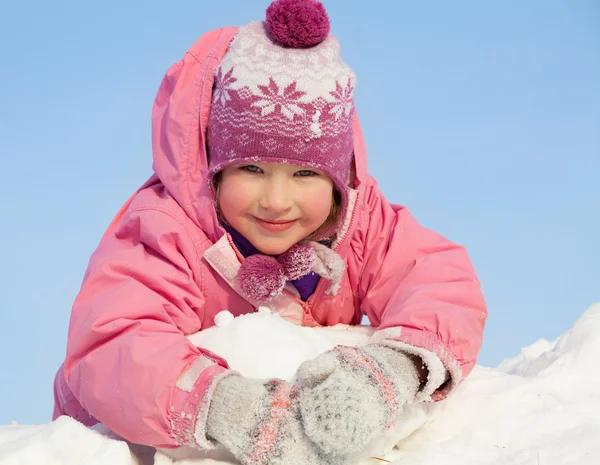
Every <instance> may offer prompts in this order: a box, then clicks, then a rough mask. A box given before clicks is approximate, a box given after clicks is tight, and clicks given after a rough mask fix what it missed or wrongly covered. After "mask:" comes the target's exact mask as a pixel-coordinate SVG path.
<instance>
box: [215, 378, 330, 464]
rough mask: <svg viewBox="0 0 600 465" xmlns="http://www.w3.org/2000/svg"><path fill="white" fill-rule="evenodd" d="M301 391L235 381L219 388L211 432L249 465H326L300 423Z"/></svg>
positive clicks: (276, 384)
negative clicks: (299, 403) (299, 401)
mask: <svg viewBox="0 0 600 465" xmlns="http://www.w3.org/2000/svg"><path fill="white" fill-rule="evenodd" d="M295 399H296V393H295V389H294V387H293V385H292V384H290V383H287V382H286V381H282V380H271V381H268V382H265V381H259V380H254V379H248V378H244V377H242V376H238V375H232V376H228V377H226V378H224V379H223V380H221V381H220V382H219V384H218V385H217V387H216V388H215V392H214V394H213V399H212V402H211V404H210V409H209V413H208V419H207V423H206V429H207V433H208V436H209V437H211V438H212V439H214V440H216V441H217V442H219V443H221V444H223V445H224V446H225V447H227V449H228V450H229V451H230V452H231V453H232V454H233V455H234V456H235V457H236V458H237V459H238V460H239V461H240V462H241V463H242V464H244V465H284V464H285V465H326V464H328V463H332V462H329V461H328V460H327V459H326V458H324V457H323V456H322V454H321V451H320V450H319V448H318V447H316V446H315V445H314V444H313V443H312V441H310V440H309V439H308V437H307V436H306V434H304V430H303V428H302V425H301V424H300V420H299V416H300V415H299V412H298V406H297V402H296V401H295Z"/></svg>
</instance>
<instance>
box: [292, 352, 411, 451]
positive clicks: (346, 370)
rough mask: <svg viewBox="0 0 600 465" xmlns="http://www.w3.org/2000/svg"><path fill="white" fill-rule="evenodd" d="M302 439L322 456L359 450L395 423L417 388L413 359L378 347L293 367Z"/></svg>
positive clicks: (333, 354)
mask: <svg viewBox="0 0 600 465" xmlns="http://www.w3.org/2000/svg"><path fill="white" fill-rule="evenodd" d="M297 378H298V386H299V388H298V389H299V394H298V402H299V405H300V412H301V415H302V424H303V426H304V431H305V432H306V434H307V436H308V437H309V438H310V439H311V440H312V441H314V442H315V443H316V444H318V445H319V447H320V448H321V449H322V450H323V452H324V453H326V454H333V455H335V456H340V455H348V454H350V453H352V452H357V451H360V450H362V449H364V448H365V447H366V446H367V445H368V444H369V442H370V441H371V440H372V439H374V438H376V437H378V436H380V435H381V434H382V433H383V432H384V431H385V430H386V429H387V428H388V427H391V426H393V425H394V423H395V422H396V419H397V418H398V416H399V414H400V413H401V411H402V409H403V406H404V404H405V403H406V402H409V401H412V400H413V399H414V397H415V394H416V393H417V391H418V389H419V376H418V373H417V368H416V366H415V363H414V361H413V359H412V358H411V357H410V356H409V355H407V354H405V353H403V352H400V351H397V350H394V349H391V348H389V347H384V346H381V345H374V344H373V345H368V346H365V347H362V348H356V347H344V346H339V347H336V348H335V349H333V350H331V351H329V352H326V353H324V354H322V355H320V356H319V357H317V358H315V359H314V360H310V361H308V362H305V363H303V364H302V365H301V366H300V368H299V369H298V374H297Z"/></svg>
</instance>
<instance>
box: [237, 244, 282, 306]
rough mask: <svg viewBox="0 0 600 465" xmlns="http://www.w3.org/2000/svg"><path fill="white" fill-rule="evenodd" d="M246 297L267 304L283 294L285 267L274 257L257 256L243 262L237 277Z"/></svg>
mask: <svg viewBox="0 0 600 465" xmlns="http://www.w3.org/2000/svg"><path fill="white" fill-rule="evenodd" d="M237 279H238V283H239V286H240V289H241V291H242V292H243V293H244V295H245V297H246V298H248V299H251V300H255V301H257V302H261V303H267V302H270V301H271V300H273V299H274V298H275V297H277V296H278V295H279V294H281V291H282V290H283V286H284V285H285V281H286V279H285V275H284V273H283V267H282V266H281V265H280V264H279V263H278V262H277V260H275V259H274V258H273V257H268V256H266V255H261V254H256V255H252V256H250V257H248V258H246V260H244V261H243V262H242V265H241V267H240V271H239V272H238V275H237Z"/></svg>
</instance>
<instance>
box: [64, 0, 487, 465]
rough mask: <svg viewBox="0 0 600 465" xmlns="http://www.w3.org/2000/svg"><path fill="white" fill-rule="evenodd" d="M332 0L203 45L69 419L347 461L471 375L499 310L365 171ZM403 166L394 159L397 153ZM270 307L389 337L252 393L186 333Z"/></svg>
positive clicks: (156, 131) (273, 454)
mask: <svg viewBox="0 0 600 465" xmlns="http://www.w3.org/2000/svg"><path fill="white" fill-rule="evenodd" d="M328 31H329V19H328V17H327V15H326V12H325V10H324V8H323V6H322V5H321V4H320V3H318V2H317V1H316V0H277V1H275V2H274V3H272V4H271V6H270V7H269V8H268V10H267V20H266V22H265V23H264V24H263V23H251V24H248V25H246V26H243V27H241V28H239V29H238V28H233V27H231V28H223V29H219V30H216V31H212V32H209V33H207V34H205V35H204V36H202V37H201V38H200V39H199V40H198V41H197V42H196V43H195V44H194V45H193V46H192V48H191V49H190V50H189V52H188V53H187V54H186V55H185V56H184V58H183V60H182V61H180V62H179V63H176V64H175V65H173V66H172V67H171V69H169V71H168V72H167V74H166V76H165V78H164V80H163V82H162V84H161V87H160V89H159V91H158V95H157V97H156V101H155V104H154V108H153V114H152V117H153V128H152V129H153V152H154V165H153V169H154V172H155V175H154V176H153V177H152V178H151V179H150V180H149V181H148V182H147V183H146V184H145V185H144V186H143V187H142V188H141V189H140V190H139V191H137V192H136V193H135V194H134V195H133V196H132V197H131V199H130V200H129V201H128V202H127V203H126V204H125V206H124V207H123V208H122V209H121V211H120V212H119V213H118V214H117V216H116V217H115V219H114V220H113V221H112V223H111V225H110V226H109V228H108V230H107V231H106V233H105V235H104V237H103V238H102V240H101V242H100V244H99V246H98V248H97V250H96V251H95V252H94V254H93V255H92V257H91V260H90V263H89V267H88V270H87V272H86V275H85V278H84V282H83V285H82V288H81V291H80V293H79V295H78V296H77V299H76V300H75V303H74V305H73V313H72V317H71V323H70V327H69V339H68V345H67V356H66V360H65V363H64V366H63V367H61V369H60V370H59V372H58V374H57V377H56V381H55V401H56V404H55V411H54V418H56V417H57V416H59V415H69V416H71V417H73V418H76V419H78V420H79V421H81V422H83V423H84V424H86V425H93V424H95V423H97V422H102V423H104V424H105V425H106V426H108V427H109V428H111V429H112V430H113V431H115V432H116V433H118V434H119V435H121V436H123V437H124V438H126V439H128V440H130V441H132V442H135V443H140V444H146V445H152V446H158V447H176V446H182V445H188V446H192V447H197V448H201V449H202V448H204V449H209V448H212V447H214V446H215V444H216V443H222V444H224V445H225V446H226V447H227V448H229V450H230V451H231V452H232V453H234V455H235V456H236V457H237V458H238V459H239V460H240V461H241V462H242V463H244V464H259V463H260V464H263V463H269V464H271V465H274V464H288V465H289V464H301V463H302V464H332V463H340V464H341V463H344V461H345V460H346V457H347V454H349V453H351V452H353V451H355V450H358V449H360V448H361V447H364V446H365V444H367V443H368V442H369V440H371V439H372V438H374V437H376V436H378V435H380V434H381V433H382V432H384V431H385V430H386V429H388V428H390V427H391V426H393V424H394V422H395V419H396V418H397V417H398V415H399V413H400V412H401V411H402V408H403V405H404V404H406V403H408V402H415V401H429V400H440V399H443V398H444V397H445V396H447V395H448V393H449V392H451V391H452V390H453V389H454V388H455V386H456V385H457V384H458V383H459V382H460V381H461V380H462V379H464V377H465V376H466V375H468V373H469V372H470V371H471V369H472V368H473V366H474V364H475V360H476V357H477V354H478V352H479V348H480V346H481V342H482V333H483V327H484V323H485V320H486V314H487V312H486V307H485V303H484V300H483V297H482V294H481V291H480V286H479V282H478V280H477V278H476V276H475V273H474V271H473V269H472V266H471V264H470V262H469V259H468V257H467V254H466V253H465V251H464V249H463V248H462V247H459V246H457V245H454V244H452V243H450V242H449V241H448V240H446V239H444V238H442V237H440V236H439V235H437V234H435V233H433V232H431V231H429V230H427V229H425V228H423V227H421V226H419V225H418V224H417V223H416V222H415V220H414V218H413V217H412V216H411V215H410V213H409V212H408V211H407V210H406V209H405V208H403V207H400V206H397V205H393V204H389V203H388V202H387V201H386V199H385V198H384V197H383V195H382V193H381V192H380V191H379V189H378V187H377V184H376V182H375V180H374V179H373V178H372V177H371V176H370V175H369V174H368V172H367V165H366V153H365V147H364V143H363V139H362V134H361V130H360V126H359V123H358V119H357V117H356V114H355V111H354V105H353V92H354V86H355V77H354V74H353V73H352V71H351V70H350V68H349V67H348V66H347V65H346V64H344V62H343V61H342V60H341V59H340V56H339V45H338V42H337V41H336V39H335V38H334V37H333V36H331V35H329V33H328ZM391 156H397V155H395V154H392V155H391ZM259 305H267V306H269V307H270V308H271V309H272V310H273V311H275V312H278V313H279V314H280V315H281V316H282V317H284V318H286V319H288V320H290V321H292V322H294V323H297V324H299V325H306V326H318V325H325V326H328V325H335V324H338V323H344V324H351V325H358V324H360V322H361V319H362V318H363V316H364V315H366V316H367V317H368V318H369V320H370V322H371V323H372V324H373V325H374V326H376V327H377V331H376V332H375V335H374V336H373V338H372V342H371V343H370V344H369V345H367V346H364V347H362V348H360V349H356V348H349V347H337V348H336V349H334V350H333V351H331V352H328V353H325V354H323V355H321V356H320V357H318V358H316V359H315V360H311V361H309V362H306V363H305V364H304V365H302V366H301V367H300V369H299V371H298V380H297V382H296V383H294V384H290V383H287V382H284V381H281V380H270V381H259V380H253V379H246V378H244V377H242V376H240V375H238V374H237V373H235V372H233V371H232V370H230V369H228V365H227V362H226V361H225V360H223V359H221V358H220V357H218V356H217V355H215V354H213V353H210V352H209V351H207V350H203V349H202V348H197V347H195V346H194V345H192V344H191V343H190V342H189V341H188V339H186V337H185V336H186V335H189V334H192V333H195V332H197V331H199V330H202V329H206V328H208V327H210V326H212V325H213V319H214V316H215V315H216V314H217V313H219V312H220V311H222V310H225V309H228V310H229V311H230V312H232V313H233V314H234V315H241V314H245V313H250V312H254V311H256V309H257V307H258V306H259Z"/></svg>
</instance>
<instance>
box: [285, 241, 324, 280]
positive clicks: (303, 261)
mask: <svg viewBox="0 0 600 465" xmlns="http://www.w3.org/2000/svg"><path fill="white" fill-rule="evenodd" d="M315 260H316V254H315V250H314V249H313V248H312V247H311V246H310V245H308V244H303V245H295V246H294V247H292V248H290V249H289V250H288V251H287V252H285V253H283V254H281V255H280V256H279V257H278V258H277V261H278V262H279V263H281V265H282V266H283V269H284V272H285V275H286V276H287V278H288V279H289V280H290V281H293V280H295V279H299V278H301V277H302V276H304V275H307V274H308V273H310V272H311V270H312V267H313V265H314V264H315Z"/></svg>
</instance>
